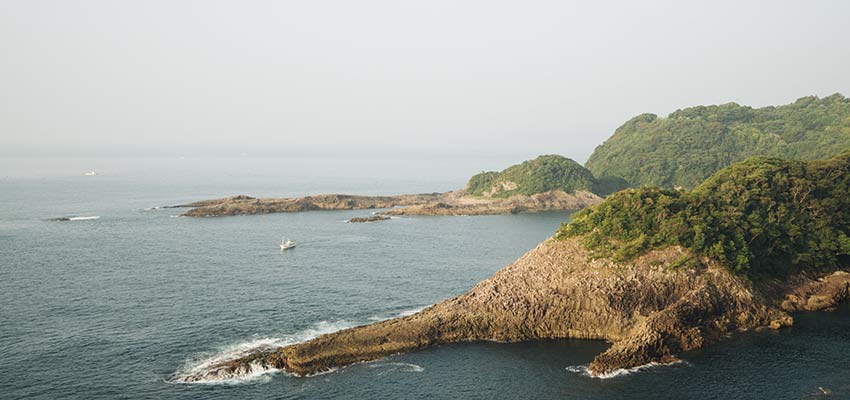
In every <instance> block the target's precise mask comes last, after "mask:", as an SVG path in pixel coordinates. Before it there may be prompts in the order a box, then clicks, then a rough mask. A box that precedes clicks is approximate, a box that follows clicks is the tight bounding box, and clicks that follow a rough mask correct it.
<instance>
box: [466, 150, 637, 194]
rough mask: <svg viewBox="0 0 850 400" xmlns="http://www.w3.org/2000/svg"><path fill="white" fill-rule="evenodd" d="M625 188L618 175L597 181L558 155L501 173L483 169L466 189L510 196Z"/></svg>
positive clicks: (475, 192)
mask: <svg viewBox="0 0 850 400" xmlns="http://www.w3.org/2000/svg"><path fill="white" fill-rule="evenodd" d="M623 187H625V183H624V181H622V180H621V179H617V178H607V179H602V180H597V179H596V178H594V177H593V174H592V173H590V171H588V170H587V169H586V168H584V167H582V166H581V164H579V163H577V162H575V161H573V160H571V159H569V158H566V157H562V156H559V155H543V156H540V157H537V158H535V159H533V160H529V161H525V162H523V163H521V164H516V165H513V166H511V167H508V168H507V169H505V170H504V171H501V172H494V171H491V172H482V173H480V174H477V175H475V176H473V177H472V178H470V179H469V182H468V183H467V185H466V192H467V193H468V194H471V195H473V196H489V197H510V196H513V195H516V194H524V195H532V194H536V193H543V192H548V191H552V190H562V191H564V192H567V193H574V192H576V191H580V190H586V191H589V192H593V193H596V194H599V195H607V194H608V193H611V192H614V191H616V190H619V189H622V188H623Z"/></svg>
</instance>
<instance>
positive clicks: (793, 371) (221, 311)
mask: <svg viewBox="0 0 850 400" xmlns="http://www.w3.org/2000/svg"><path fill="white" fill-rule="evenodd" d="M178 160H179V161H178ZM296 161H297V162H296ZM296 161H292V160H289V162H287V163H286V164H284V165H281V163H280V161H279V160H259V161H257V160H253V161H247V160H244V159H228V160H215V161H210V160H202V161H198V160H192V159H189V160H186V159H168V160H153V161H152V160H136V161H135V163H129V164H128V163H126V162H109V161H104V160H89V161H86V160H68V161H67V162H66V163H64V164H63V163H62V162H61V161H57V160H52V161H51V162H52V163H54V164H55V165H53V164H52V165H53V167H54V168H55V169H54V170H52V171H53V172H50V173H42V174H32V173H27V172H28V171H32V170H34V168H36V166H38V165H44V163H39V162H33V161H32V160H22V161H20V162H18V163H17V164H7V165H5V167H6V170H5V171H6V175H3V176H2V177H0V307H2V308H0V398H45V399H52V398H76V399H90V398H187V399H194V398H211V399H215V398H287V399H289V398H291V399H300V398H303V399H325V398H342V399H372V398H375V399H395V398H407V399H426V398H429V399H430V398H471V399H494V398H504V399H514V398H536V399H556V398H557V399H608V398H694V399H729V398H753V399H761V398H777V399H779V398H794V399H797V398H815V397H818V396H821V395H823V392H824V391H828V392H830V396H832V398H842V397H844V398H847V397H850V312H849V311H848V310H847V308H846V307H845V308H842V309H840V310H839V311H837V312H835V313H811V314H808V313H804V314H798V315H797V316H796V321H797V322H796V324H795V326H794V327H793V328H790V329H783V330H781V331H778V332H749V333H743V334H735V335H733V336H731V337H730V338H728V339H726V340H724V341H723V342H722V343H720V344H717V345H714V346H710V347H708V348H706V349H703V350H698V351H693V352H689V353H685V354H682V359H683V361H682V362H679V363H675V364H672V365H667V366H646V367H643V368H637V369H634V370H626V371H618V372H617V373H614V374H611V375H610V376H609V377H606V379H599V378H593V377H590V376H588V375H587V374H586V369H585V368H586V365H587V364H588V363H589V362H590V360H591V359H592V358H593V357H594V356H595V355H596V354H598V353H599V352H602V351H604V350H605V349H606V348H607V347H608V344H606V343H605V342H601V341H583V340H551V341H542V342H533V343H515V344H500V343H488V342H481V343H459V344H452V345H445V346H439V347H435V348H431V349H427V350H423V351H419V352H415V353H410V354H402V355H396V356H392V357H388V358H385V359H382V360H377V361H374V362H369V363H362V364H357V365H353V366H349V367H346V368H340V369H338V370H336V371H333V372H331V373H327V374H322V375H319V376H314V377H308V378H299V377H293V376H289V375H286V374H282V373H279V372H275V371H263V370H257V371H255V373H253V374H251V375H250V376H247V377H244V378H240V379H233V380H227V381H215V382H206V383H194V384H185V383H175V382H174V381H173V378H174V377H175V376H176V375H179V374H180V373H186V372H189V371H192V370H193V369H197V368H203V366H204V365H206V364H209V363H214V362H216V361H217V360H222V359H228V358H232V357H236V356H238V355H239V354H244V353H245V352H249V351H251V350H253V349H257V348H263V347H269V346H277V345H285V344H289V343H295V342H299V341H304V340H308V339H309V338H312V337H315V336H317V335H319V334H322V333H328V332H333V331H336V330H339V329H344V328H347V327H351V326H356V325H360V324H367V323H370V322H374V321H379V320H383V319H387V318H392V317H395V316H401V315H410V314H412V313H415V312H416V311H418V310H419V309H421V308H423V307H426V306H428V305H431V304H434V303H437V302H440V301H442V300H444V299H447V298H450V297H452V296H455V295H458V294H462V293H464V292H465V291H467V290H469V289H470V288H471V287H472V286H473V285H474V284H475V283H477V282H479V281H480V280H482V279H485V278H487V277H488V276H490V275H491V274H493V273H494V272H495V271H497V270H498V269H499V268H501V267H502V266H504V265H506V264H507V263H510V262H511V261H513V260H514V259H516V258H517V257H519V256H521V255H522V254H523V253H525V252H526V251H528V250H530V249H532V248H533V247H534V246H536V245H537V244H538V243H539V242H541V241H542V240H544V239H546V238H547V237H549V236H551V235H552V234H553V232H554V231H555V229H557V227H558V226H559V224H560V223H561V222H564V221H568V220H569V218H570V213H568V212H553V213H531V214H518V215H502V216H475V217H428V216H423V217H400V218H393V219H392V220H388V221H382V222H377V223H367V224H347V223H345V221H346V220H347V219H348V218H351V217H354V216H366V215H369V214H370V212H371V211H367V210H361V211H327V212H319V211H317V212H304V213H297V214H271V215H257V216H239V217H223V218H200V219H195V218H182V217H178V215H179V213H180V212H181V211H182V210H180V209H170V208H157V207H159V206H163V205H170V204H178V203H183V202H188V201H192V200H201V199H206V198H212V197H220V196H229V195H235V194H249V195H262V196H299V195H304V194H312V193H323V192H346V193H360V194H392V193H418V192H432V191H445V190H451V189H455V188H459V187H462V186H463V184H464V179H465V177H466V176H468V175H469V174H470V173H474V172H478V170H476V168H478V167H477V165H476V162H477V161H475V160H471V161H470V160H465V161H463V162H455V164H453V165H454V167H453V168H443V169H439V168H431V167H428V166H427V165H424V164H423V163H424V161H423V162H420V163H419V164H416V163H413V165H410V160H399V159H395V160H388V161H381V160H369V161H368V162H367V163H364V162H362V160H361V162H357V161H356V160H355V161H352V160H343V161H342V162H341V161H339V160H335V161H333V162H330V161H328V160H303V159H302V160H296ZM387 163H389V164H392V165H393V167H390V168H386V167H385V164H387ZM393 163H396V164H393ZM364 164H365V167H364ZM92 165H93V166H92ZM304 165H307V166H309V168H307V167H303V166H304ZM504 165H507V164H504ZM399 166H402V167H399ZM30 167H32V168H30ZM296 167H303V168H296ZM496 167H498V165H497V166H496ZM323 168H324V169H323ZM464 168H465V169H464ZM77 169H79V171H77ZM88 169H100V170H99V171H98V172H99V175H98V176H95V177H85V176H82V172H84V171H85V170H88ZM455 170H460V171H461V172H457V171H455ZM9 171H13V172H14V173H11V172H9ZM22 171H23V172H22ZM280 171H288V172H287V173H278V172H280ZM311 171H312V172H311ZM316 171H319V172H316ZM65 217H67V220H62V221H51V220H50V219H53V218H65ZM71 217H73V218H71ZM282 236H287V237H290V238H293V239H295V240H297V241H298V242H299V246H298V247H297V248H296V249H294V250H292V251H288V252H285V253H281V252H280V251H279V248H278V243H279V241H280V238H281V237H282ZM821 388H822V389H823V390H822V389H821Z"/></svg>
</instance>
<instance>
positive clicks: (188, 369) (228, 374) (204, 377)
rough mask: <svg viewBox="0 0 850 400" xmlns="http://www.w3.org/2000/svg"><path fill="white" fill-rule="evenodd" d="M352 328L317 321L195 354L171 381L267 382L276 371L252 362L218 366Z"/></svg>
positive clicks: (206, 382)
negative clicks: (232, 367)
mask: <svg viewBox="0 0 850 400" xmlns="http://www.w3.org/2000/svg"><path fill="white" fill-rule="evenodd" d="M353 326H354V324H352V323H349V322H348V321H336V322H328V321H321V322H318V323H316V324H314V325H313V326H311V327H310V328H307V329H304V330H302V331H299V332H296V333H293V334H289V335H283V336H281V337H268V338H261V339H254V340H250V341H247V342H240V343H237V344H233V345H229V346H225V347H222V348H220V349H218V350H217V351H215V352H211V353H202V354H197V355H196V356H194V357H192V358H191V359H189V360H188V361H187V362H186V363H185V364H184V365H183V367H182V368H180V369H179V370H178V371H177V372H176V373H175V374H174V376H173V378H172V379H171V381H172V382H176V383H201V384H240V383H247V382H252V381H256V380H258V379H259V378H265V379H266V380H267V379H269V377H268V374H270V373H274V372H277V371H278V369H277V368H272V367H269V366H266V365H262V364H261V363H259V362H255V363H251V364H248V365H245V366H242V367H240V368H237V369H235V370H230V369H228V368H224V367H222V364H223V363H226V362H228V361H232V360H236V359H239V358H241V357H244V356H247V355H249V354H251V353H254V352H257V351H267V350H274V349H276V348H278V347H282V346H288V345H291V344H295V343H301V342H305V341H307V340H310V339H313V338H315V337H317V336H320V335H323V334H326V333H333V332H336V331H340V330H343V329H347V328H351V327H353Z"/></svg>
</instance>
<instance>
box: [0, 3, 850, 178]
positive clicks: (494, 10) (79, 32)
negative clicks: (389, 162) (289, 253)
mask: <svg viewBox="0 0 850 400" xmlns="http://www.w3.org/2000/svg"><path fill="white" fill-rule="evenodd" d="M848 16H850V2H848V1H843V0H835V1H805V2H803V1H728V2H727V1H710V2H708V1H700V2H689V1H623V2H604V1H593V2H591V1H580V2H571V1H533V0H530V1H511V2H505V1H494V0H489V1H458V0H454V1H442V0H429V1H398V0H396V1H370V0H360V1H322V0H316V1H247V0H246V1H213V0H204V1H177V0H169V1H158V0H146V1H132V2H131V1H116V0H108V1H95V0H89V1H44V0H19V1H12V0H0V51H2V59H0V156H6V157H9V156H51V155H55V154H68V153H73V154H85V155H118V156H120V155H140V154H142V155H144V154H147V155H162V156H171V155H177V154H183V153H186V152H197V153H205V152H206V153H211V154H219V155H221V154H243V155H244V154H259V155H275V154H290V153H298V154H301V155H304V154H322V155H333V154H345V153H350V152H362V153H364V154H370V153H372V152H374V153H375V154H379V153H382V152H390V151H391V152H395V153H396V154H402V155H404V154H415V155H419V156H422V155H425V156H427V155H429V154H454V155H458V156H466V155H469V156H482V157H483V156H488V155H515V156H516V157H519V158H528V157H531V156H534V155H536V154H543V153H547V154H548V153H556V154H562V155H565V156H568V157H572V158H574V159H576V160H577V161H579V162H584V161H585V160H586V158H587V157H588V156H589V155H590V153H591V152H592V151H593V149H594V148H595V146H597V145H599V144H600V143H602V142H603V141H604V140H605V139H606V138H607V137H609V136H610V135H611V134H612V133H613V131H614V130H615V129H616V128H617V127H618V126H620V125H621V124H622V123H623V122H625V121H626V120H628V119H629V118H631V117H633V116H635V115H637V114H640V113H644V112H652V113H656V114H659V115H666V114H668V113H670V112H672V111H675V110H676V109H679V108H684V107H688V106H693V105H700V104H718V103H726V102H731V101H734V102H737V103H739V104H745V105H752V106H765V105H778V104H786V103H790V102H792V101H794V100H795V99H797V98H799V97H803V96H807V95H818V96H827V95H830V94H832V93H836V92H839V93H842V94H844V95H848V96H850V74H848V73H847V72H848V71H850V39H848V34H847V29H846V27H847V18H848Z"/></svg>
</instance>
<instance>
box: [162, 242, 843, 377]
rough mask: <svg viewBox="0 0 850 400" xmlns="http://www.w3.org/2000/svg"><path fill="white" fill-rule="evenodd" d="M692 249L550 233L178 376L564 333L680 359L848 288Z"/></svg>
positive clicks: (656, 357) (638, 359)
mask: <svg viewBox="0 0 850 400" xmlns="http://www.w3.org/2000/svg"><path fill="white" fill-rule="evenodd" d="M683 256H688V251H687V250H685V249H683V248H681V247H670V248H666V249H663V250H657V251H652V252H650V253H647V254H645V255H643V256H641V257H640V258H637V259H635V260H632V261H630V262H613V261H611V260H610V259H596V260H593V259H591V258H590V257H589V254H588V252H587V250H586V249H585V248H584V247H583V246H582V245H581V244H580V239H578V238H574V239H566V240H557V239H550V240H547V241H545V242H543V243H542V244H540V245H539V246H537V248H535V249H533V250H531V251H529V252H528V253H527V254H525V255H524V256H523V257H521V258H520V259H518V260H517V261H515V262H514V263H512V264H510V265H508V266H506V267H505V268H503V269H502V270H500V271H499V272H497V273H496V274H495V275H494V276H493V277H491V278H489V279H487V280H485V281H483V282H481V283H479V284H478V285H476V286H475V287H474V288H473V289H472V290H470V291H469V292H468V293H466V294H463V295H461V296H457V297H455V298H452V299H448V300H446V301H443V302H441V303H439V304H436V305H434V306H431V307H429V308H427V309H425V310H423V311H421V312H419V313H417V314H414V315H411V316H407V317H402V318H396V319H391V320H387V321H383V322H378V323H375V324H370V325H365V326H359V327H355V328H351V329H346V330H343V331H339V332H336V333H331V334H327V335H322V336H320V337H317V338H315V339H313V340H310V341H307V342H304V343H299V344H295V345H291V346H286V347H283V348H279V349H272V350H268V351H259V352H256V353H253V354H250V355H248V356H246V357H243V358H240V359H236V360H231V361H227V362H223V363H221V364H219V365H214V366H211V367H210V368H209V369H207V370H204V371H196V372H195V373H194V374H187V375H182V376H178V377H177V379H178V380H180V381H186V382H192V381H206V380H219V379H230V378H234V377H238V376H241V375H245V374H248V373H250V372H253V371H257V370H258V369H279V370H283V371H287V372H290V373H293V374H296V375H302V376H306V375H311V374H316V373H321V372H324V371H328V370H331V369H334V368H338V367H342V366H346V365H350V364H353V363H357V362H362V361H369V360H374V359H378V358H381V357H386V356H390V355H393V354H397V353H402V352H410V351H416V350H420V349H423V348H426V347H429V346H435V345H439V344H445V343H453V342H461V341H474V340H488V341H498V342H517V341H527V340H539V339H558V338H580V339H600V340H607V341H610V342H612V343H613V345H612V346H611V347H610V348H609V349H608V350H607V351H605V352H604V353H602V354H599V355H598V356H596V358H595V359H594V360H593V361H592V362H591V364H590V366H589V370H590V371H591V372H592V373H594V374H605V373H610V372H612V371H614V370H617V369H620V368H629V367H635V366H639V365H643V364H647V363H650V362H669V361H672V360H675V355H676V354H677V353H679V352H682V351H688V350H692V349H697V348H700V347H703V346H705V345H706V344H709V343H713V342H716V341H718V340H720V339H721V338H722V337H723V335H724V334H726V333H728V332H734V331H742V330H747V329H760V328H771V329H779V328H781V327H783V326H789V325H791V324H792V323H793V318H792V317H791V315H789V314H788V313H789V312H792V311H796V310H825V309H830V308H832V307H835V305H836V304H837V303H838V302H840V301H843V300H846V299H847V297H848V287H850V274H848V273H846V272H840V271H837V272H833V273H824V274H822V275H816V276H809V275H799V276H795V277H794V278H793V279H790V280H788V281H771V282H766V283H765V284H764V286H762V287H757V286H754V285H752V284H750V283H748V282H747V281H746V280H744V279H741V278H740V277H737V276H735V275H734V274H732V273H730V272H729V271H728V270H726V269H725V268H723V267H722V266H719V265H717V264H716V263H713V262H711V261H709V260H703V261H704V262H700V263H699V265H695V266H693V267H692V268H689V269H671V268H669V266H670V265H672V264H673V263H675V262H676V261H677V260H679V259H681V258H682V257H683Z"/></svg>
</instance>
